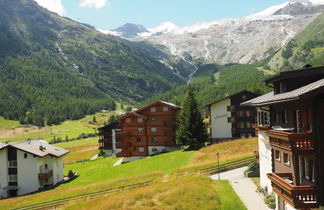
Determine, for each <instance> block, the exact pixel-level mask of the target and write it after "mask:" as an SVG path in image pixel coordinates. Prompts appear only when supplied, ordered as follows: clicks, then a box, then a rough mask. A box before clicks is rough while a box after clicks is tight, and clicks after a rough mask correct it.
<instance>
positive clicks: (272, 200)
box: [264, 193, 276, 209]
mask: <svg viewBox="0 0 324 210" xmlns="http://www.w3.org/2000/svg"><path fill="white" fill-rule="evenodd" d="M264 202H265V203H266V204H267V205H268V207H269V208H271V209H275V208H276V197H275V195H274V193H271V194H268V195H266V196H265V197H264Z"/></svg>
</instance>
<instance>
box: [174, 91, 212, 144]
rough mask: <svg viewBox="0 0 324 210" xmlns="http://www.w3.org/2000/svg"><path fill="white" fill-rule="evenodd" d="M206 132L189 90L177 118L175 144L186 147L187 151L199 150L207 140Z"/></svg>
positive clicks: (192, 94)
mask: <svg viewBox="0 0 324 210" xmlns="http://www.w3.org/2000/svg"><path fill="white" fill-rule="evenodd" d="M207 137H208V136H207V132H206V128H205V125H204V123H203V119H202V116H201V113H200V112H199V109H198V104H197V101H196V100H195V97H194V93H193V92H192V90H191V89H190V88H189V91H188V94H187V96H186V98H185V101H184V103H183V106H182V110H181V112H180V115H179V117H178V129H177V132H176V143H177V145H179V146H186V145H188V146H189V147H188V149H189V150H197V149H199V148H201V147H202V146H203V145H204V143H205V142H206V140H207Z"/></svg>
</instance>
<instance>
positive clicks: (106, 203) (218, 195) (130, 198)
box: [63, 176, 246, 210]
mask: <svg viewBox="0 0 324 210" xmlns="http://www.w3.org/2000/svg"><path fill="white" fill-rule="evenodd" d="M63 208H64V209H71V210H73V209H143V210H145V209H228V210H231V209H233V210H240V209H246V208H245V207H244V205H243V203H242V202H241V200H240V199H239V198H238V196H237V195H236V194H235V192H234V191H233V189H232V188H231V186H230V184H229V183H228V182H227V181H212V180H211V179H210V178H208V177H198V176H190V177H182V178H174V177H172V178H170V180H167V181H166V180H164V181H160V182H156V183H154V184H152V185H149V186H145V187H142V188H138V189H134V190H131V191H125V192H122V193H115V194H109V195H105V196H100V197H98V198H95V199H91V200H86V201H76V202H73V203H69V204H67V205H66V206H64V207H63Z"/></svg>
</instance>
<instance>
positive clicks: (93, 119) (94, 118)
mask: <svg viewBox="0 0 324 210" xmlns="http://www.w3.org/2000/svg"><path fill="white" fill-rule="evenodd" d="M92 122H94V123H96V122H97V119H96V115H93V118H92Z"/></svg>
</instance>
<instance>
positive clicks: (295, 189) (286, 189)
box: [268, 173, 318, 209]
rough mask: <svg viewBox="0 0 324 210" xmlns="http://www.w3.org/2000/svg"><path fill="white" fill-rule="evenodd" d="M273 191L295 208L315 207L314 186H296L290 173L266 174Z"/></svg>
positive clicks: (316, 205) (316, 204)
mask: <svg viewBox="0 0 324 210" xmlns="http://www.w3.org/2000/svg"><path fill="white" fill-rule="evenodd" d="M268 177H269V179H270V180H271V183H272V188H273V191H274V192H275V193H276V194H277V195H278V196H279V197H280V198H281V199H283V200H285V201H286V202H287V203H289V204H290V205H291V206H292V207H294V208H296V209H304V208H305V209H306V208H317V207H318V203H317V199H316V190H315V186H310V185H304V186H296V185H294V184H293V182H292V181H291V180H292V174H291V173H272V174H268Z"/></svg>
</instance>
